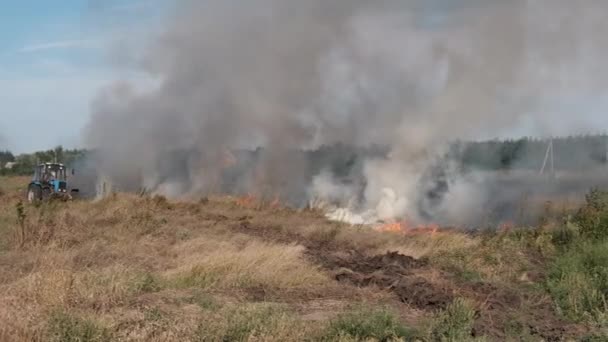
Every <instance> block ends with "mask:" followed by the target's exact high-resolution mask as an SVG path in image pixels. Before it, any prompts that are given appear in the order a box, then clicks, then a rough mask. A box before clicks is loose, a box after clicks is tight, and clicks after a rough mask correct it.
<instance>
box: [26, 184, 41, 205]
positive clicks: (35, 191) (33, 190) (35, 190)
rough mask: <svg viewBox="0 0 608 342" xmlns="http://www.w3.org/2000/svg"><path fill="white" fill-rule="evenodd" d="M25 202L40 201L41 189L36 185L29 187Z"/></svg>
mask: <svg viewBox="0 0 608 342" xmlns="http://www.w3.org/2000/svg"><path fill="white" fill-rule="evenodd" d="M27 201H28V202H29V203H35V202H39V201H42V189H41V188H40V187H39V186H37V185H30V187H29V189H28V190H27Z"/></svg>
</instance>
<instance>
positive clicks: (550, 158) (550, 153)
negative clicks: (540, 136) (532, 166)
mask: <svg viewBox="0 0 608 342" xmlns="http://www.w3.org/2000/svg"><path fill="white" fill-rule="evenodd" d="M607 147H608V146H607ZM606 153H607V155H608V151H607V152H606ZM554 154H555V153H554V150H553V137H551V139H550V140H549V146H547V153H545V159H544V161H543V166H542V167H541V168H540V174H541V175H542V174H544V173H545V169H546V168H547V163H550V166H551V175H552V176H553V177H555V156H554Z"/></svg>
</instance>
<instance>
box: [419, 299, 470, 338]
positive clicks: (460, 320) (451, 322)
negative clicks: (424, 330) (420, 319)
mask: <svg viewBox="0 0 608 342" xmlns="http://www.w3.org/2000/svg"><path fill="white" fill-rule="evenodd" d="M473 323H475V309H474V308H473V305H472V304H471V303H469V302H468V301H467V300H465V299H462V298H458V299H456V300H455V301H454V302H453V303H452V304H450V305H449V306H448V307H447V308H446V309H445V310H443V311H441V312H439V313H438V314H437V316H436V317H435V320H434V322H433V324H432V328H431V334H430V335H431V340H432V341H450V342H451V341H454V342H456V341H471V340H473V338H472V333H473Z"/></svg>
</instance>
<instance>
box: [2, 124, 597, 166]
mask: <svg viewBox="0 0 608 342" xmlns="http://www.w3.org/2000/svg"><path fill="white" fill-rule="evenodd" d="M551 143H552V144H553V151H552V152H553V153H549V154H548V151H550V150H549V145H550V144H551ZM387 152H388V149H386V148H382V147H375V148H371V149H360V148H355V147H351V146H346V145H341V144H338V145H334V146H323V147H322V148H320V149H319V150H317V151H313V152H308V153H309V154H311V155H310V156H309V157H310V158H309V159H310V160H312V161H314V164H323V165H331V164H337V165H339V166H340V167H347V168H350V167H352V166H353V165H351V164H353V163H354V160H356V159H360V158H365V156H367V157H370V156H371V157H373V156H375V155H378V156H380V155H385V154H386V153H387ZM88 153H90V152H89V151H87V150H83V149H64V148H63V147H61V146H58V147H56V148H54V149H50V150H46V151H38V152H34V153H25V154H20V155H14V154H13V153H11V152H10V151H0V175H30V174H32V172H33V169H34V167H35V166H36V165H37V164H39V163H50V162H59V163H63V164H65V165H68V166H72V165H74V164H75V163H76V162H77V161H78V160H82V159H84V157H85V156H86V155H87V154H88ZM448 158H450V159H451V160H455V161H457V162H458V163H459V164H460V167H461V168H462V169H464V170H485V171H499V170H540V168H541V166H542V165H543V162H544V160H545V159H548V160H550V159H549V158H552V159H553V165H554V167H555V169H556V170H561V171H584V170H589V169H592V168H595V167H598V166H608V135H605V134H604V135H579V136H569V137H560V138H553V139H539V138H522V139H507V140H498V139H495V140H489V141H456V142H454V143H452V145H451V147H450V149H449V152H448ZM245 159H247V158H245ZM340 161H342V162H340ZM7 163H12V164H13V165H10V166H11V168H7V167H6V166H7ZM342 164H344V165H342ZM319 167H320V168H322V167H323V166H322V165H319Z"/></svg>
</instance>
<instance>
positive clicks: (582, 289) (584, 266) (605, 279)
mask: <svg viewBox="0 0 608 342" xmlns="http://www.w3.org/2000/svg"><path fill="white" fill-rule="evenodd" d="M547 287H548V289H549V292H550V293H551V295H552V297H553V298H554V300H555V302H556V305H557V307H558V309H559V310H560V312H561V313H562V314H563V315H564V316H565V317H567V318H569V319H571V320H573V321H577V322H584V321H593V322H596V323H600V324H602V325H606V323H608V321H607V318H608V303H607V301H606V299H607V297H608V241H602V242H583V243H580V244H579V245H578V246H576V247H573V248H571V249H569V250H568V251H566V252H565V253H563V254H562V255H560V256H559V257H557V258H556V260H555V262H554V263H553V265H552V267H551V269H550V272H549V276H548V280H547Z"/></svg>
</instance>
